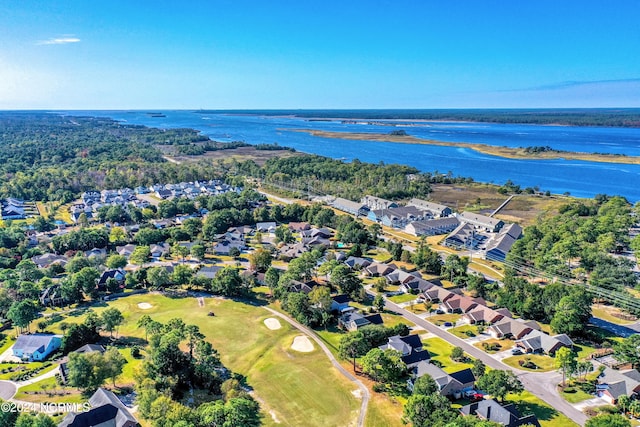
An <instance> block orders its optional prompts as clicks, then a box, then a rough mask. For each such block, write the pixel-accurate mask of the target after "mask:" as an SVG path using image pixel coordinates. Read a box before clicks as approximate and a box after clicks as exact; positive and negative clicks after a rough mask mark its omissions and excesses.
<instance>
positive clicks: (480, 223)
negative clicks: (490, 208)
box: [458, 211, 504, 233]
mask: <svg viewBox="0 0 640 427" xmlns="http://www.w3.org/2000/svg"><path fill="white" fill-rule="evenodd" d="M458 219H459V220H460V222H464V223H465V224H471V225H473V226H475V227H480V228H484V229H485V230H486V231H489V232H492V233H495V232H497V231H500V229H501V228H502V226H503V225H504V222H502V220H500V219H497V218H492V217H490V216H486V215H480V214H478V213H475V212H466V211H465V212H462V213H461V214H459V215H458Z"/></svg>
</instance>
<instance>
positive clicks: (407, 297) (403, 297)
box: [388, 294, 418, 304]
mask: <svg viewBox="0 0 640 427" xmlns="http://www.w3.org/2000/svg"><path fill="white" fill-rule="evenodd" d="M416 298H418V296H417V295H414V294H400V295H394V296H392V297H389V298H388V299H389V300H390V301H393V302H395V303H396V304H402V303H405V302H409V301H415V299H416Z"/></svg>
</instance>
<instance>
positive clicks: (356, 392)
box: [351, 388, 362, 399]
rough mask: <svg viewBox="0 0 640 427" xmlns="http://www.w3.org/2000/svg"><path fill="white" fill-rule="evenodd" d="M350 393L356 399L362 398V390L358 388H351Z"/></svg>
mask: <svg viewBox="0 0 640 427" xmlns="http://www.w3.org/2000/svg"><path fill="white" fill-rule="evenodd" d="M351 394H353V395H354V396H355V398H356V399H362V390H360V389H359V388H357V389H355V390H352V391H351Z"/></svg>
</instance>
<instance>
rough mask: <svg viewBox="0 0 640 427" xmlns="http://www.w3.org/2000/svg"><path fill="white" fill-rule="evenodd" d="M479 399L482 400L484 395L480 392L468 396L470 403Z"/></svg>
mask: <svg viewBox="0 0 640 427" xmlns="http://www.w3.org/2000/svg"><path fill="white" fill-rule="evenodd" d="M481 400H484V395H482V393H474V394H473V395H472V396H471V397H470V398H469V401H470V402H471V403H474V402H480V401H481Z"/></svg>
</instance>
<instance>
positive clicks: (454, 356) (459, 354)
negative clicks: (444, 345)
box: [451, 347, 466, 362]
mask: <svg viewBox="0 0 640 427" xmlns="http://www.w3.org/2000/svg"><path fill="white" fill-rule="evenodd" d="M465 358H466V357H465V355H464V350H463V349H462V348H460V347H454V348H453V349H452V350H451V360H453V361H454V362H461V361H463V360H464V359H465Z"/></svg>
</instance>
